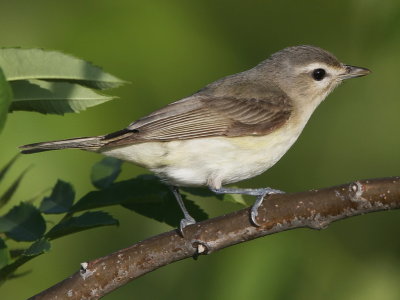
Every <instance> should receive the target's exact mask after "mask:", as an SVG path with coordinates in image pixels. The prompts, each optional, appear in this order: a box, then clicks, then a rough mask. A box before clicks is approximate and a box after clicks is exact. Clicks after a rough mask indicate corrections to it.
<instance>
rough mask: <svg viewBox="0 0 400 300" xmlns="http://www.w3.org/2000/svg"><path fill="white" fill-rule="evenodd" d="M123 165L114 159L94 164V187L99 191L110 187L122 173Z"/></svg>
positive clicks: (106, 159)
mask: <svg viewBox="0 0 400 300" xmlns="http://www.w3.org/2000/svg"><path fill="white" fill-rule="evenodd" d="M121 165H122V161H121V160H119V159H117V158H113V157H106V158H104V159H102V160H101V161H99V162H98V163H96V164H94V165H93V167H92V173H91V175H90V178H91V180H92V183H93V185H94V186H95V187H97V188H98V189H104V188H106V187H108V186H110V185H111V184H112V183H113V182H114V180H115V179H117V177H118V175H119V174H120V173H121Z"/></svg>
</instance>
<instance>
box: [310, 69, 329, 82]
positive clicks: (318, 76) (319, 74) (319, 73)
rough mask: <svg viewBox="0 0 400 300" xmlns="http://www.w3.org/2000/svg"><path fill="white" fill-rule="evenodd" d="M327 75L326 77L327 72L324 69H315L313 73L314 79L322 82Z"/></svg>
mask: <svg viewBox="0 0 400 300" xmlns="http://www.w3.org/2000/svg"><path fill="white" fill-rule="evenodd" d="M325 75H326V72H325V70H324V69H315V70H314V71H313V72H312V77H313V78H314V79H315V80H317V81H321V80H322V79H324V77H325Z"/></svg>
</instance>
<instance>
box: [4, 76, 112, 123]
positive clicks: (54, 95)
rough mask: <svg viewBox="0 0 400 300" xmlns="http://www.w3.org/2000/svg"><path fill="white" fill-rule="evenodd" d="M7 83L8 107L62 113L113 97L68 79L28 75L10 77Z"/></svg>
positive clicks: (80, 109)
mask: <svg viewBox="0 0 400 300" xmlns="http://www.w3.org/2000/svg"><path fill="white" fill-rule="evenodd" d="M11 86H12V89H13V92H14V99H13V101H12V103H11V106H10V111H18V110H24V111H35V112H39V113H43V114H57V115H63V114H65V113H73V112H80V111H83V110H85V109H86V108H88V107H92V106H95V105H98V104H101V103H104V102H107V101H109V100H111V99H113V98H114V97H111V96H107V95H103V94H100V93H98V92H96V91H94V90H91V89H90V88H87V87H84V86H81V85H78V84H73V83H68V82H49V81H43V80H34V79H32V80H19V81H13V82H11Z"/></svg>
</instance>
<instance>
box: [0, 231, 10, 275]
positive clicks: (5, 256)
mask: <svg viewBox="0 0 400 300" xmlns="http://www.w3.org/2000/svg"><path fill="white" fill-rule="evenodd" d="M10 262H11V257H10V251H9V250H8V247H7V245H6V243H5V242H4V240H3V239H2V238H0V269H1V268H2V267H4V266H6V265H8V264H9V263H10Z"/></svg>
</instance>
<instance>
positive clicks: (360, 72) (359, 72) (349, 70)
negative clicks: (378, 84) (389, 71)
mask: <svg viewBox="0 0 400 300" xmlns="http://www.w3.org/2000/svg"><path fill="white" fill-rule="evenodd" d="M344 67H345V69H346V71H345V73H343V74H342V78H343V79H349V78H355V77H361V76H365V75H368V74H369V73H371V71H370V70H368V69H367V68H361V67H355V66H349V65H344Z"/></svg>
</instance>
